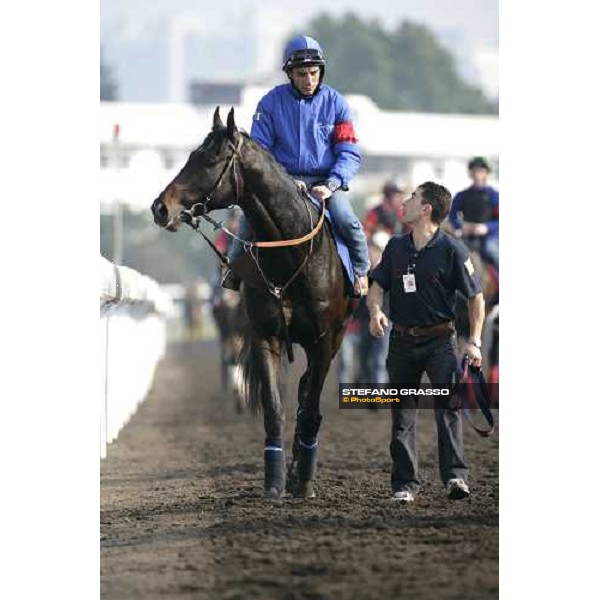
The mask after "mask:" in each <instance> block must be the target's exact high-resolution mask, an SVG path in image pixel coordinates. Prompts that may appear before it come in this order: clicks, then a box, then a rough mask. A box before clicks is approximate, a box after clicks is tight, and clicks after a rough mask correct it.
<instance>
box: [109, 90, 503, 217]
mask: <svg viewBox="0 0 600 600" xmlns="http://www.w3.org/2000/svg"><path fill="white" fill-rule="evenodd" d="M267 91H268V90H267V89H266V88H259V87H248V88H245V89H244V90H243V93H242V102H241V103H240V105H238V106H234V109H235V119H236V123H237V125H238V127H240V128H242V129H245V130H246V131H249V130H250V127H251V123H252V115H253V113H254V111H255V108H256V105H257V104H258V101H259V100H260V98H261V97H262V96H263V95H264V94H265V93H266V92H267ZM346 98H347V100H348V104H349V105H350V109H351V111H352V114H353V119H354V122H355V129H356V132H357V136H358V138H359V145H360V148H361V150H362V152H363V155H364V156H365V157H366V158H367V159H369V161H367V162H368V164H369V165H370V167H368V168H364V167H363V168H361V171H360V172H359V174H358V176H357V177H356V179H355V180H353V190H354V191H356V192H359V193H373V192H374V191H375V190H377V192H379V189H380V185H381V183H382V181H380V180H382V178H389V177H390V176H394V177H397V176H398V175H401V177H402V179H403V180H404V182H405V183H406V184H409V185H410V184H413V183H415V182H419V183H420V182H422V181H426V180H428V179H433V180H436V181H439V182H440V183H444V185H447V186H448V187H449V188H450V189H451V190H452V191H457V189H460V187H461V186H465V185H466V184H468V179H467V177H466V175H467V173H466V162H467V160H468V159H469V158H471V157H473V156H485V157H487V158H489V159H492V160H493V159H495V158H497V157H498V153H499V152H498V149H499V120H498V118H497V117H495V116H479V115H447V114H426V113H413V112H402V111H387V110H382V109H380V108H379V107H378V106H377V105H376V104H375V103H374V102H373V101H372V100H371V99H370V98H367V97H366V96H357V95H348V96H347V97H346ZM230 108H231V107H230V106H221V118H222V119H223V121H225V120H226V117H227V113H228V112H229V109H230ZM214 109H215V106H209V107H208V106H207V107H204V106H202V107H198V106H194V105H191V104H174V103H170V104H169V103H165V104H146V103H127V102H103V103H101V104H100V122H99V125H100V131H99V133H100V145H101V151H102V152H101V154H102V156H103V161H104V164H103V166H104V168H103V171H102V176H101V179H100V199H101V202H103V203H107V204H110V203H112V202H114V201H115V200H120V201H123V202H126V203H128V204H130V205H132V206H137V207H138V208H147V207H148V206H149V205H150V202H151V201H152V200H153V199H154V197H156V195H157V194H158V193H159V192H160V191H161V190H162V189H163V188H164V187H165V185H166V184H167V183H168V182H169V181H171V180H172V179H173V177H174V176H175V175H176V174H177V172H178V171H179V169H181V167H182V166H183V164H184V163H185V160H186V159H187V155H188V153H189V152H190V151H191V150H192V149H193V148H195V147H197V146H198V145H199V144H200V143H201V142H202V141H203V140H204V138H205V137H206V135H207V134H208V132H209V131H210V128H211V127H212V118H213V112H214ZM116 124H118V125H119V145H118V148H117V145H116V144H115V143H114V138H113V135H114V127H115V125H116ZM117 152H119V153H122V154H123V155H126V156H127V160H126V161H125V165H124V166H122V167H120V168H116V167H115V164H116V153H117ZM167 155H168V156H169V157H170V162H168V163H165V160H166V159H165V156H167ZM365 166H366V165H365ZM369 169H371V170H369ZM373 169H374V170H373Z"/></svg>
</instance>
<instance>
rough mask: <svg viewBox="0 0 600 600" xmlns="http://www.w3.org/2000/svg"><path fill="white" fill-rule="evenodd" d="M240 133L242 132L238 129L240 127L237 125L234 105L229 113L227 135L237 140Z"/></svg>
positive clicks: (232, 139) (233, 140)
mask: <svg viewBox="0 0 600 600" xmlns="http://www.w3.org/2000/svg"><path fill="white" fill-rule="evenodd" d="M239 135H240V132H239V131H238V128H237V127H236V124H235V116H234V113H233V107H232V108H231V110H230V111H229V114H228V115H227V137H228V138H229V139H230V140H231V141H232V142H235V141H236V140H237V138H238V136H239Z"/></svg>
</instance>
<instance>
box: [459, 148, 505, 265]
mask: <svg viewBox="0 0 600 600" xmlns="http://www.w3.org/2000/svg"><path fill="white" fill-rule="evenodd" d="M490 172H491V168H490V166H489V164H488V163H487V161H486V160H485V159H484V158H481V157H476V158H474V159H473V160H471V161H470V162H469V176H470V178H471V180H472V182H473V183H472V185H471V186H470V187H468V188H467V189H466V190H462V191H461V192H458V194H456V196H455V197H454V200H453V202H452V207H451V209H450V215H449V221H450V223H451V225H452V227H453V228H454V234H455V235H456V236H457V237H462V240H463V242H464V243H465V244H466V245H467V247H468V248H469V249H470V250H473V251H475V252H478V253H479V254H480V255H481V256H482V258H483V259H484V260H486V261H488V262H491V263H492V264H493V265H494V266H495V267H496V268H498V267H499V264H500V255H499V200H500V195H499V193H498V191H497V190H495V189H494V188H493V187H491V186H490V185H488V177H489V174H490Z"/></svg>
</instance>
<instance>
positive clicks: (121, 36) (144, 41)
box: [100, 0, 498, 100]
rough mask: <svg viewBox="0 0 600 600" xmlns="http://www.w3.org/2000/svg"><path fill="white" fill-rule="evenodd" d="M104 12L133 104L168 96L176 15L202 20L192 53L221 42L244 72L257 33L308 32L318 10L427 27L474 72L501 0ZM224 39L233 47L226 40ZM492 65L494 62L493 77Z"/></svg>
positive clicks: (115, 2)
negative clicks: (247, 39)
mask: <svg viewBox="0 0 600 600" xmlns="http://www.w3.org/2000/svg"><path fill="white" fill-rule="evenodd" d="M100 9H101V42H102V45H103V49H104V54H105V57H106V59H107V61H108V62H109V63H110V64H111V65H112V66H114V68H115V71H116V75H117V79H118V82H119V86H120V91H121V97H124V99H129V100H162V99H166V98H165V95H166V88H167V81H166V80H167V72H168V65H167V52H166V41H165V40H166V37H167V36H166V31H167V27H168V23H169V21H170V20H171V19H172V18H173V17H174V16H175V15H180V16H191V17H192V18H193V19H195V21H196V22H197V23H199V25H197V26H199V27H200V31H199V32H198V34H197V35H198V39H197V40H196V45H195V46H194V43H193V40H192V43H191V45H190V42H189V40H188V42H186V56H187V55H190V56H194V57H195V56H202V55H205V54H206V46H204V47H203V46H202V45H201V40H204V43H205V44H206V43H208V42H207V40H210V39H213V40H220V41H217V42H216V43H217V45H218V46H219V49H218V50H217V49H215V52H216V53H217V54H218V55H225V54H227V53H229V57H230V59H229V65H230V68H231V64H235V65H238V68H239V70H240V71H242V72H243V71H244V69H245V63H244V60H249V59H248V57H245V56H244V45H243V39H244V36H247V35H250V34H249V32H250V31H253V32H256V31H257V30H258V31H260V32H264V35H266V36H271V35H273V36H274V37H277V34H278V33H279V32H282V33H284V34H287V33H289V31H290V30H301V29H302V26H303V25H304V24H305V23H306V22H307V21H309V20H310V19H311V18H312V17H314V16H315V15H316V14H318V13H319V12H328V13H329V14H332V15H334V16H336V15H339V16H341V15H342V14H344V13H345V12H347V11H350V10H352V11H353V12H356V13H357V14H359V15H360V16H362V17H366V18H377V19H378V20H379V21H380V22H381V23H382V24H383V26H384V27H387V28H390V29H391V28H394V27H395V26H396V25H397V23H398V22H399V21H401V20H403V19H411V20H414V21H419V22H422V23H425V24H427V25H428V26H429V27H431V28H432V29H433V30H434V31H435V32H436V33H438V34H439V35H440V39H441V40H442V41H443V42H444V43H445V44H446V45H447V46H448V47H450V48H451V50H452V51H453V52H454V53H455V55H456V56H457V59H458V62H459V65H460V68H461V70H462V71H463V73H465V74H469V73H470V72H471V71H473V68H474V64H475V63H474V61H475V57H474V52H473V51H474V50H477V51H481V52H482V53H485V52H487V53H488V55H489V53H491V54H492V55H493V54H494V53H495V52H497V48H498V0H446V1H444V0H441V1H440V0H399V1H394V2H392V1H389V0H334V1H331V2H327V3H326V2H324V1H323V0H227V1H223V0H101V4H100ZM265 15H266V16H265ZM225 38H229V39H230V40H231V43H230V44H226V43H223V41H222V40H223V39H225ZM199 44H200V45H199ZM218 58H223V56H217V59H218ZM483 58H485V54H483ZM188 62H190V61H188ZM204 62H206V61H204ZM197 63H202V61H197ZM212 63H213V65H217V68H218V69H220V70H223V66H222V64H225V63H224V62H223V61H222V64H221V66H219V65H220V63H219V61H218V60H213V61H212ZM493 63H494V58H493V57H492V68H491V79H492V80H493V79H494V72H493V71H494V65H493ZM199 68H200V67H198V66H197V65H196V66H194V65H191V66H190V65H187V66H186V76H200V77H203V76H204V77H206V76H211V75H212V74H210V73H206V72H199V71H198V69H199ZM194 69H196V70H195V71H194ZM485 78H487V79H489V78H490V74H489V73H488V74H487V75H486V76H485V77H484V79H485Z"/></svg>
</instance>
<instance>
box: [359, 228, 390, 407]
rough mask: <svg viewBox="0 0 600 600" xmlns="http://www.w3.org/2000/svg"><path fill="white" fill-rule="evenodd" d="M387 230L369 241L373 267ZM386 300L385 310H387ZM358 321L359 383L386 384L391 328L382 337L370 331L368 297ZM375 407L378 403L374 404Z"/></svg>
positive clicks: (377, 233) (381, 249)
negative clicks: (386, 362) (386, 360)
mask: <svg viewBox="0 0 600 600" xmlns="http://www.w3.org/2000/svg"><path fill="white" fill-rule="evenodd" d="M390 237H391V236H390V235H389V233H387V232H386V231H383V230H381V231H377V232H375V233H374V234H373V237H372V238H371V241H370V242H369V259H370V260H371V264H372V265H373V268H375V267H376V266H377V265H378V264H379V262H380V261H381V255H382V254H383V249H384V248H385V247H386V245H387V243H388V242H389V240H390ZM386 304H387V303H385V302H384V307H383V310H384V312H385V311H387V305H386ZM355 317H356V320H357V321H358V364H359V371H358V381H357V382H356V383H359V384H367V383H368V384H386V383H387V381H388V374H387V369H386V366H385V359H386V356H387V351H388V344H389V341H390V336H389V330H386V331H385V332H384V335H382V336H381V337H374V336H372V335H371V333H370V331H369V309H368V308H367V302H366V299H363V300H361V303H360V304H359V306H358V308H357V309H356V312H355ZM373 407H374V408H375V407H376V405H373Z"/></svg>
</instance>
